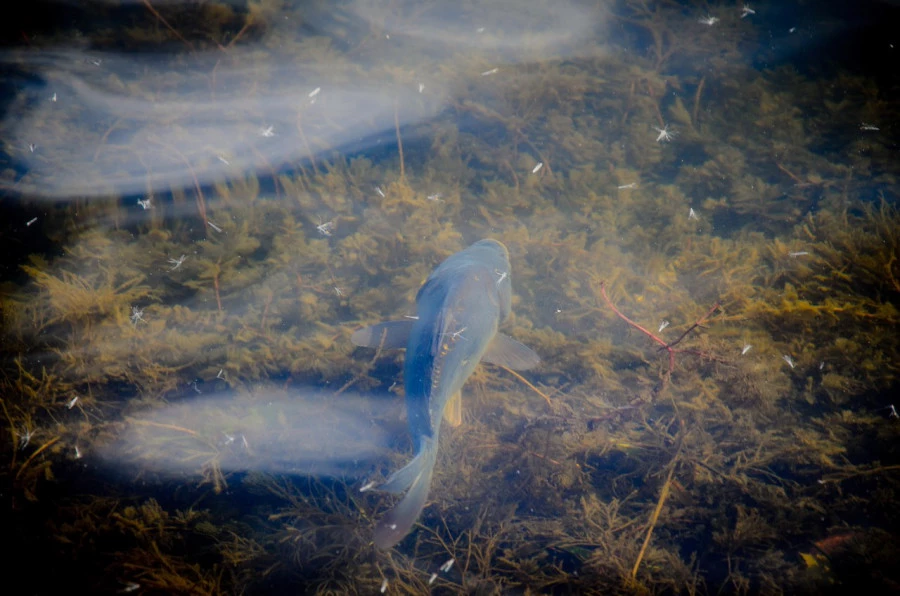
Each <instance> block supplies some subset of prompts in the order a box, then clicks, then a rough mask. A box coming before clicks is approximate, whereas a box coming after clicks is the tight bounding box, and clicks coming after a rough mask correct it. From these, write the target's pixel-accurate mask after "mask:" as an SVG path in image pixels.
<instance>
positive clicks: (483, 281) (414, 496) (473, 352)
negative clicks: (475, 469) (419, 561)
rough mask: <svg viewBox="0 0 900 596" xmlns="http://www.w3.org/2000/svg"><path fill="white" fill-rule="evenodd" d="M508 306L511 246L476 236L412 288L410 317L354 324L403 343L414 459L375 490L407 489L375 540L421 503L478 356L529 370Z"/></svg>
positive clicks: (530, 357)
mask: <svg viewBox="0 0 900 596" xmlns="http://www.w3.org/2000/svg"><path fill="white" fill-rule="evenodd" d="M511 308H512V285H511V276H510V264H509V251H508V250H507V248H506V246H504V245H503V243H501V242H498V241H497V240H491V239H486V240H480V241H478V242H476V243H474V244H472V245H471V246H469V247H468V248H465V249H463V250H461V251H459V252H457V253H454V254H453V255H451V256H449V257H447V259H445V260H444V261H443V262H442V263H441V264H440V265H438V266H437V267H436V268H435V269H434V270H433V271H432V272H431V275H429V276H428V278H427V279H426V280H425V283H424V284H423V285H422V287H421V288H420V289H419V291H418V293H417V294H416V314H417V316H416V317H415V318H410V319H405V320H400V321H386V322H383V323H378V324H376V325H371V326H369V327H363V328H361V329H357V330H356V331H355V332H354V333H353V334H352V335H351V341H352V342H353V343H354V344H355V345H357V346H363V347H375V348H378V347H380V348H404V347H405V348H406V357H405V360H404V363H403V385H404V390H405V393H406V411H407V424H408V427H409V433H410V436H411V437H412V440H413V451H414V456H413V459H412V460H411V461H410V462H409V463H408V464H407V465H406V466H404V467H403V468H401V469H400V470H397V471H396V472H394V473H393V474H392V475H391V476H390V477H388V479H387V480H386V481H385V482H384V483H383V484H381V485H380V486H379V487H378V489H379V490H383V491H387V492H391V493H394V494H401V493H403V492H405V493H406V494H405V496H404V497H403V498H402V499H401V500H400V502H398V503H397V504H396V505H395V506H394V507H393V508H392V509H391V510H389V511H388V512H387V513H386V514H385V515H384V516H383V517H382V518H381V519H380V520H379V521H378V522H377V523H376V526H375V545H376V546H378V547H379V548H382V549H389V548H392V547H393V546H395V545H396V544H397V543H398V542H400V541H401V540H402V539H403V538H404V537H405V536H406V535H407V534H409V532H410V531H411V530H412V526H413V524H414V523H415V522H416V520H417V519H418V518H419V515H420V514H421V512H422V510H423V509H424V508H425V504H426V501H427V499H428V494H429V491H430V489H431V478H432V473H433V471H434V465H435V461H436V460H437V452H438V438H439V434H440V429H441V422H442V421H443V420H447V421H448V423H450V424H452V425H455V426H458V425H459V424H460V423H461V421H462V416H461V399H460V392H461V389H462V386H463V385H464V384H465V382H466V380H467V379H468V378H469V376H470V375H471V374H472V372H473V371H474V370H475V367H476V366H477V365H478V363H479V362H489V363H493V364H497V365H500V366H504V367H506V368H510V369H513V370H527V369H530V368H533V367H535V366H537V365H538V364H539V363H540V357H539V356H538V355H537V354H536V353H535V352H534V351H533V350H531V349H530V348H528V347H527V346H525V345H524V344H522V343H520V342H518V341H516V340H514V339H512V338H511V337H509V336H506V335H503V334H502V333H499V332H498V331H497V330H498V328H499V326H500V324H501V323H502V322H503V321H504V320H506V318H507V317H508V316H509V314H510V311H511Z"/></svg>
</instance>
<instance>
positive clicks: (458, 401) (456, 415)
mask: <svg viewBox="0 0 900 596" xmlns="http://www.w3.org/2000/svg"><path fill="white" fill-rule="evenodd" d="M444 420H446V421H447V424H449V425H450V426H454V427H455V426H459V425H460V424H462V391H457V392H456V393H454V394H453V395H451V396H450V399H448V400H447V405H446V406H444Z"/></svg>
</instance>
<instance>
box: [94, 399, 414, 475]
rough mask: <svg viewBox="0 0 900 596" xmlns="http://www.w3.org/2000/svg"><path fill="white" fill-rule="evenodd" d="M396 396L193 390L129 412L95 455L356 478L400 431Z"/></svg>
mask: <svg viewBox="0 0 900 596" xmlns="http://www.w3.org/2000/svg"><path fill="white" fill-rule="evenodd" d="M399 405H400V404H399V400H385V399H376V398H365V397H362V396H359V395H353V394H343V395H334V394H333V392H324V391H315V390H311V389H310V390H292V391H288V392H286V391H282V390H279V389H275V388H265V389H259V390H256V391H254V392H253V393H252V394H249V395H239V396H233V395H229V394H224V393H218V394H210V395H206V394H204V395H200V394H198V395H196V396H193V397H188V398H184V399H182V400H180V401H178V402H176V403H172V404H169V405H166V406H162V407H154V408H151V409H148V410H147V411H146V412H145V413H143V414H140V415H137V416H131V417H129V418H127V420H126V421H127V425H126V427H125V430H124V431H123V432H122V434H121V435H120V436H119V438H118V440H116V441H114V442H112V443H110V444H108V445H106V446H103V447H100V448H99V449H98V452H97V455H98V456H99V457H100V458H102V459H103V460H105V462H106V463H107V464H108V465H110V466H112V467H115V468H118V469H120V470H121V471H122V472H123V473H126V474H137V473H138V472H143V471H151V472H155V473H158V474H162V475H179V476H183V475H185V474H188V475H197V476H199V475H201V473H204V472H205V471H206V470H207V469H208V468H209V466H212V465H215V466H217V467H218V468H219V469H220V470H221V471H222V472H223V473H225V474H227V473H230V472H242V471H254V472H267V473H273V474H304V475H314V476H333V477H335V476H337V477H357V476H360V475H363V474H366V473H368V472H369V471H370V469H371V468H372V466H373V465H374V462H375V461H376V460H377V459H378V458H379V457H382V456H384V455H385V454H386V453H387V446H388V444H389V442H390V440H391V438H392V437H396V436H397V435H398V433H401V432H402V431H401V430H400V428H399V426H397V425H398V424H399V423H397V422H395V423H393V424H394V426H397V428H389V427H388V426H387V425H386V424H385V423H383V422H379V421H380V420H384V419H385V418H392V419H394V420H396V419H397V418H398V415H399Z"/></svg>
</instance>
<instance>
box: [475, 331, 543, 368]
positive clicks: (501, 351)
mask: <svg viewBox="0 0 900 596" xmlns="http://www.w3.org/2000/svg"><path fill="white" fill-rule="evenodd" d="M481 361H482V362H489V363H490V364H496V365H498V366H505V367H506V368H509V369H512V370H528V369H529V368H534V367H535V366H537V365H538V364H540V362H541V357H540V356H538V355H537V354H536V353H535V351H534V350H532V349H531V348H529V347H528V346H526V345H525V344H523V343H521V342H518V341H516V340H514V339H513V338H511V337H510V336H508V335H503V334H502V333H498V334H497V335H495V336H494V340H493V341H492V342H491V345H489V346H488V348H487V350H486V351H485V353H484V356H482V357H481Z"/></svg>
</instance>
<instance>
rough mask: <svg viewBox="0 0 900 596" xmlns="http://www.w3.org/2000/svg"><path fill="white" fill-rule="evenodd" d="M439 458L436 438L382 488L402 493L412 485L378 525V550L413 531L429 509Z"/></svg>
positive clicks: (427, 441) (376, 543) (425, 441)
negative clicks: (429, 498) (414, 525)
mask: <svg viewBox="0 0 900 596" xmlns="http://www.w3.org/2000/svg"><path fill="white" fill-rule="evenodd" d="M436 459H437V442H436V441H434V440H432V439H427V440H424V441H423V442H422V448H421V450H420V451H419V453H418V455H416V457H414V458H413V460H412V461H411V462H409V463H408V464H407V465H406V466H404V467H403V468H401V469H400V470H398V471H397V472H395V473H394V474H393V475H392V476H391V477H390V478H389V479H388V481H387V482H386V483H385V485H384V486H382V487H381V488H384V489H385V490H392V491H394V492H401V491H402V490H403V488H404V487H406V486H409V491H407V493H406V496H405V497H403V499H402V500H401V501H400V502H399V503H397V504H396V505H394V508H393V509H391V510H390V511H388V512H387V513H386V514H385V516H384V517H383V518H381V520H380V521H379V522H378V524H377V525H376V526H375V545H376V546H378V548H383V549H387V548H391V547H392V546H394V545H395V544H397V543H398V542H400V540H402V539H403V537H404V536H406V535H407V534H408V533H409V531H410V530H411V529H412V526H413V524H414V523H415V521H416V519H418V517H419V514H420V513H422V509H424V508H425V501H426V500H427V499H428V492H429V490H430V489H431V476H432V472H433V471H434V463H435V460H436Z"/></svg>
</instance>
